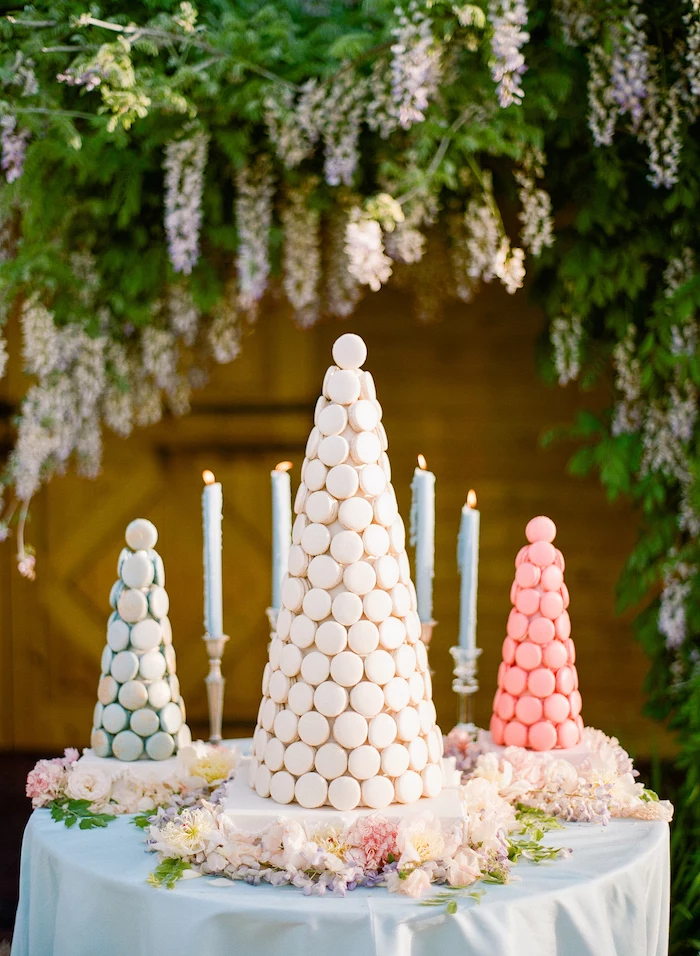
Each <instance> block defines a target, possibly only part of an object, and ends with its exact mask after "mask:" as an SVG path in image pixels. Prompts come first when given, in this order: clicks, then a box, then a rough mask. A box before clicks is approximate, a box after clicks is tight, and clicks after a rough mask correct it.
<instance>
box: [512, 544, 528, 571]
mask: <svg viewBox="0 0 700 956" xmlns="http://www.w3.org/2000/svg"><path fill="white" fill-rule="evenodd" d="M529 551H530V545H529V544H524V545H523V546H522V548H521V549H520V551H518V553H517V554H516V555H515V566H516V568H517V567H518V565H520V564H522V563H523V561H527V556H528V553H529Z"/></svg>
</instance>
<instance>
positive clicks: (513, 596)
mask: <svg viewBox="0 0 700 956" xmlns="http://www.w3.org/2000/svg"><path fill="white" fill-rule="evenodd" d="M519 593H520V587H519V585H518V582H517V581H513V583H512V584H511V586H510V603H511V604H513V605H515V604H516V603H517V600H518V594H519Z"/></svg>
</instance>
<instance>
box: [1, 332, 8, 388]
mask: <svg viewBox="0 0 700 956" xmlns="http://www.w3.org/2000/svg"><path fill="white" fill-rule="evenodd" d="M8 358H9V355H8V352H7V340H6V339H5V337H4V336H2V335H0V378H2V377H3V375H4V374H5V370H6V368H7V360H8Z"/></svg>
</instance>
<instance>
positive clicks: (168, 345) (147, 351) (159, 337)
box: [141, 325, 177, 389]
mask: <svg viewBox="0 0 700 956" xmlns="http://www.w3.org/2000/svg"><path fill="white" fill-rule="evenodd" d="M141 350H142V361H143V368H144V371H145V372H146V373H147V374H148V375H151V376H152V377H153V381H154V382H155V384H156V385H157V386H158V387H159V388H165V389H167V388H170V387H171V385H172V384H173V381H174V379H175V374H176V372H177V351H176V343H175V336H174V335H173V333H172V332H169V331H168V330H167V329H159V328H156V327H155V326H153V325H149V326H146V328H145V329H144V330H143V332H142V335H141Z"/></svg>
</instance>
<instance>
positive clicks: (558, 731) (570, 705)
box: [490, 515, 583, 751]
mask: <svg viewBox="0 0 700 956" xmlns="http://www.w3.org/2000/svg"><path fill="white" fill-rule="evenodd" d="M556 533H557V529H556V526H555V524H554V522H553V521H552V520H551V519H550V518H546V517H544V516H543V515H540V516H539V517H537V518H533V519H532V520H531V521H530V522H528V525H527V527H526V528H525V536H526V537H527V540H528V542H529V543H528V544H527V545H525V546H524V547H523V548H521V550H520V551H519V553H518V555H517V557H516V559H515V580H514V581H513V587H512V588H511V592H510V599H511V604H512V605H513V608H512V610H511V612H510V616H509V617H508V624H507V636H506V638H505V640H504V641H503V649H502V654H503V660H502V662H501V665H500V667H499V670H498V690H497V692H496V696H495V698H494V701H493V716H492V718H491V724H490V731H491V737H492V739H493V742H494V743H495V744H498V745H505V746H507V747H525V748H527V749H528V750H538V751H547V750H553V749H555V748H558V749H564V750H568V749H570V748H572V747H576V746H577V745H578V744H579V743H580V742H581V739H582V736H583V720H582V718H581V694H580V693H579V689H578V674H577V672H576V666H575V662H576V648H575V647H574V642H573V640H572V639H571V621H570V619H569V612H568V607H569V591H568V589H567V587H566V584H565V583H564V557H563V555H562V553H561V551H560V550H559V549H558V548H556V547H555V546H554V544H553V541H554V538H555V536H556Z"/></svg>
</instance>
